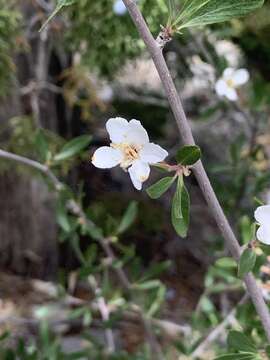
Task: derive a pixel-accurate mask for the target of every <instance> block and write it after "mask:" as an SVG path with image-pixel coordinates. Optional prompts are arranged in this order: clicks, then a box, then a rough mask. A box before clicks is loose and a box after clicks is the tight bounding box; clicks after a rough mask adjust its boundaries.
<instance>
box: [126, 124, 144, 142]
mask: <svg viewBox="0 0 270 360" xmlns="http://www.w3.org/2000/svg"><path fill="white" fill-rule="evenodd" d="M126 141H127V143H128V144H131V145H132V144H134V145H144V144H147V143H148V142H149V137H148V134H147V131H146V130H145V128H144V127H143V126H142V124H141V122H140V121H138V120H134V119H133V120H131V121H130V122H129V124H128V132H127V136H126Z"/></svg>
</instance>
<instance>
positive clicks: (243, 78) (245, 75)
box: [232, 69, 249, 86]
mask: <svg viewBox="0 0 270 360" xmlns="http://www.w3.org/2000/svg"><path fill="white" fill-rule="evenodd" d="M232 80H233V82H234V84H235V85H236V86H240V85H244V84H245V83H246V82H248V80H249V72H248V71H247V70H246V69H239V70H236V71H235V72H234V74H233V75H232Z"/></svg>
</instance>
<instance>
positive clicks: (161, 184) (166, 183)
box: [146, 176, 175, 199]
mask: <svg viewBox="0 0 270 360" xmlns="http://www.w3.org/2000/svg"><path fill="white" fill-rule="evenodd" d="M174 180H175V177H170V176H168V177H164V178H163V179H161V180H159V181H158V182H156V183H155V184H153V185H151V186H150V187H149V188H148V189H146V192H147V194H148V195H149V196H150V198H151V199H158V198H159V197H161V195H163V194H164V193H165V192H166V191H167V190H168V189H169V188H170V187H171V185H172V184H173V183H174Z"/></svg>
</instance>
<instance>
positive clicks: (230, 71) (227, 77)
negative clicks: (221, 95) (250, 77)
mask: <svg viewBox="0 0 270 360" xmlns="http://www.w3.org/2000/svg"><path fill="white" fill-rule="evenodd" d="M234 72H235V70H234V69H233V68H231V67H228V68H227V69H225V70H224V71H223V78H224V80H231V79H232V77H233V74H234Z"/></svg>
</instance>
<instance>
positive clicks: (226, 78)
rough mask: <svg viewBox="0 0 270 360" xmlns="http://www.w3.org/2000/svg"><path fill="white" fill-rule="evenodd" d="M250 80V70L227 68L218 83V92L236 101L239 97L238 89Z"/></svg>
mask: <svg viewBox="0 0 270 360" xmlns="http://www.w3.org/2000/svg"><path fill="white" fill-rule="evenodd" d="M248 80H249V72H248V71H247V70H246V69H239V70H234V69H233V68H227V69H225V70H224V72H223V75H222V78H221V79H219V80H218V81H217V83H216V92H217V94H218V95H219V96H225V97H227V98H228V99H229V100H231V101H236V100H237V99H238V94H237V91H236V89H237V88H238V87H239V86H241V85H244V84H245V83H246V82H248Z"/></svg>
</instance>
